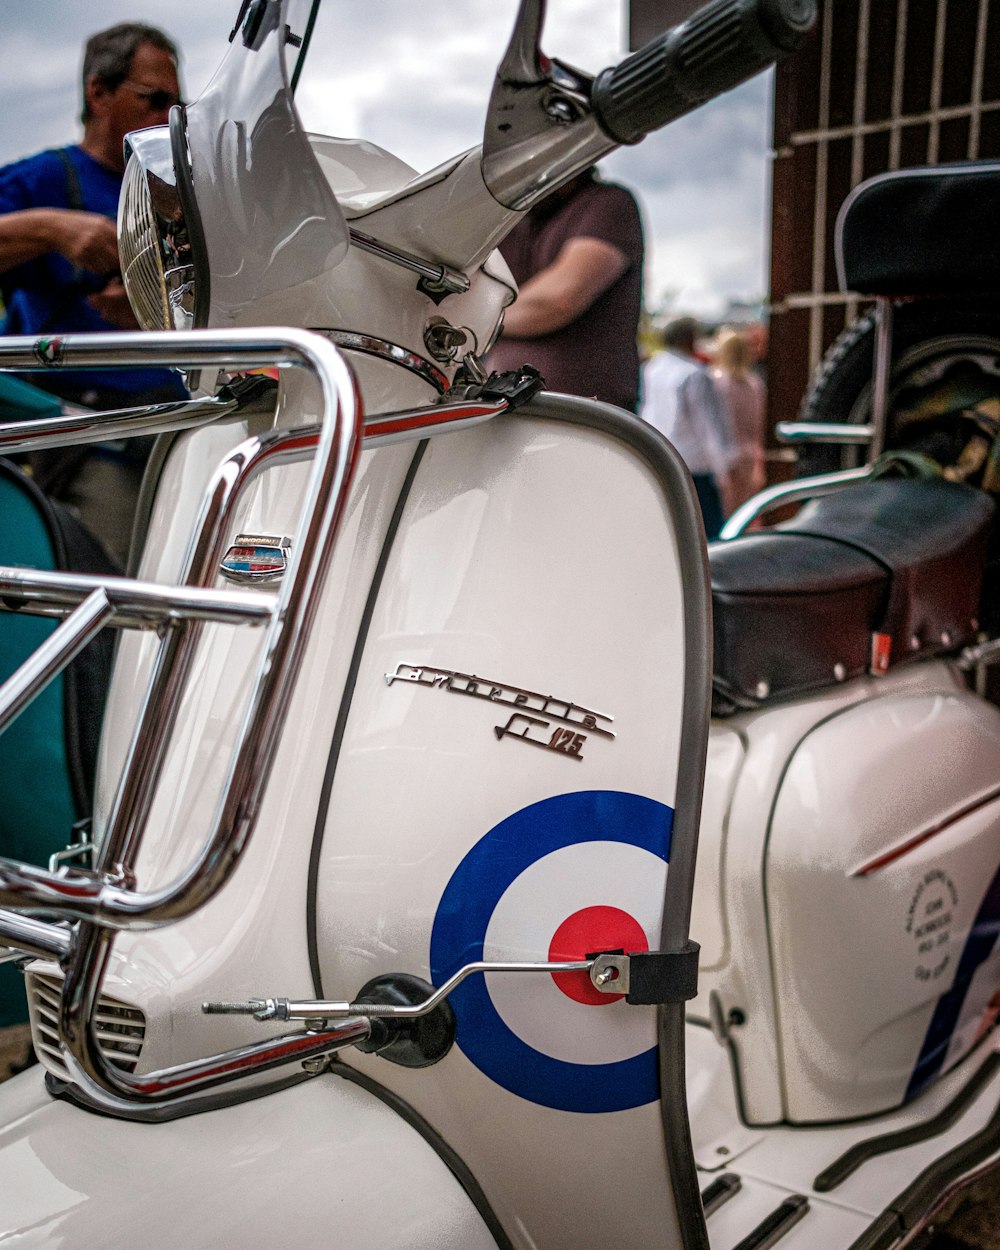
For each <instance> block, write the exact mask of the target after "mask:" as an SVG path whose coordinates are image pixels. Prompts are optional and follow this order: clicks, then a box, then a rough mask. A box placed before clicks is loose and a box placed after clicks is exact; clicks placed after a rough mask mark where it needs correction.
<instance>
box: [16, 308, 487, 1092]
mask: <svg viewBox="0 0 1000 1250" xmlns="http://www.w3.org/2000/svg"><path fill="white" fill-rule="evenodd" d="M54 351H55V352H56V353H57V354H58V364H59V365H60V366H66V367H77V368H79V367H88V366H89V367H101V368H108V367H122V368H126V367H129V366H135V365H153V364H155V365H174V366H180V367H184V368H189V369H196V368H212V369H225V370H228V371H232V372H240V371H245V370H248V369H254V368H260V367H271V366H275V365H277V366H280V367H283V368H299V369H306V370H309V371H310V372H311V373H312V374H313V375H314V376H315V377H316V379H317V380H318V383H319V386H320V389H321V393H322V413H323V418H322V422H321V424H320V425H319V426H318V427H316V426H309V427H304V426H303V427H299V428H294V429H288V430H281V431H271V432H268V433H265V434H262V435H260V436H254V437H250V438H248V439H246V440H245V441H244V442H243V443H242V444H240V445H239V446H238V447H236V448H235V449H234V450H233V451H232V452H231V453H230V454H229V455H228V456H227V457H226V459H225V460H224V461H223V462H222V463H221V464H220V465H219V467H218V468H217V470H216V471H215V473H214V474H213V475H212V477H211V479H210V482H209V485H208V488H207V490H206V492H205V495H204V497H203V500H202V504H201V509H200V515H199V517H198V519H197V522H196V524H195V527H194V531H193V534H192V537H191V539H190V540H189V544H188V548H187V552H186V555H185V558H184V561H183V573H182V576H181V578H180V579H179V584H178V585H176V586H164V585H160V584H158V583H152V582H142V581H138V580H134V579H131V578H125V577H120V578H94V577H87V576H80V575H75V574H57V573H40V572H36V571H33V570H27V569H23V568H12V567H0V595H2V597H3V601H4V604H5V605H7V606H10V607H14V608H19V609H20V610H21V611H26V612H29V613H33V614H38V615H46V616H58V617H62V618H64V619H63V620H62V623H61V624H60V625H59V626H58V628H57V629H56V630H54V631H53V633H52V634H50V635H49V637H48V638H47V640H46V641H45V643H44V644H43V645H42V646H41V647H40V648H39V649H38V650H37V651H36V652H35V653H34V654H33V655H32V656H30V657H29V658H28V660H27V661H26V662H25V663H24V664H23V665H22V666H21V668H19V669H18V670H17V672H15V673H14V674H13V676H12V677H11V678H10V679H9V680H8V681H7V682H5V683H4V684H3V685H2V686H0V731H2V730H3V729H4V728H6V727H7V725H8V724H9V723H10V721H11V720H12V719H13V718H14V717H15V716H16V715H17V714H18V712H19V711H20V710H21V709H22V708H23V707H24V706H25V705H26V704H27V703H28V702H29V701H30V700H31V699H32V698H33V697H34V696H35V695H36V694H38V693H39V691H40V690H41V689H42V688H43V687H44V686H45V685H46V683H47V682H49V681H50V680H52V679H53V678H54V677H55V676H56V675H57V674H58V673H59V672H61V671H62V670H63V669H64V668H65V667H66V665H67V664H69V663H70V661H71V660H72V659H73V658H74V656H75V655H76V654H77V653H78V652H79V651H80V649H81V648H82V647H84V646H85V645H86V644H87V642H88V641H90V639H91V638H93V637H94V635H95V634H96V633H97V632H98V631H99V630H100V629H102V628H103V627H104V626H106V625H110V626H113V627H116V628H123V629H135V628H144V629H155V630H156V631H157V633H158V634H159V637H160V642H159V649H158V652H157V655H156V659H155V662H154V664H153V668H152V673H151V676H150V679H149V684H148V687H147V690H146V692H145V696H144V700H143V704H142V708H141V711H140V715H139V718H138V721H137V724H136V727H135V730H134V733H133V736H132V739H131V743H130V745H129V749H128V752H127V755H126V762H125V766H124V769H123V772H122V775H121V778H120V780H119V782H118V787H117V791H116V793H115V795H114V797H113V800H112V802H111V805H110V809H109V813H108V819H107V828H106V831H105V834H104V837H103V839H102V842H101V845H100V850H99V855H98V858H97V861H96V864H95V867H94V869H93V870H83V869H79V868H71V867H63V868H60V869H59V870H58V871H51V870H50V871H46V870H43V869H41V868H38V867H35V866H32V865H29V864H25V863H20V862H16V861H14V860H9V859H0V908H7V909H10V910H0V943H6V944H8V945H10V946H12V947H15V948H16V949H18V950H19V951H22V952H24V953H25V954H26V955H32V956H42V957H46V958H54V959H57V960H58V961H59V963H60V965H61V967H62V969H63V973H64V983H63V993H62V999H61V1004H60V1017H59V1034H60V1041H61V1043H62V1045H63V1047H64V1050H65V1058H66V1062H67V1066H68V1068H69V1071H70V1074H71V1076H72V1079H73V1082H74V1084H75V1085H76V1086H77V1087H78V1089H79V1092H80V1093H81V1094H82V1096H83V1098H84V1099H85V1100H86V1101H87V1102H89V1103H91V1104H92V1105H95V1106H97V1107H98V1108H100V1109H102V1110H104V1111H108V1112H111V1113H112V1114H118V1115H125V1116H132V1117H134V1116H136V1115H137V1113H139V1111H140V1109H143V1108H145V1109H146V1110H147V1111H150V1110H154V1109H155V1108H157V1107H159V1108H163V1107H165V1106H167V1105H169V1104H173V1103H176V1102H177V1101H178V1100H181V1099H183V1100H184V1102H185V1104H188V1103H191V1102H193V1101H196V1100H195V1099H192V1097H191V1096H192V1095H195V1094H202V1093H204V1091H205V1090H207V1089H210V1088H213V1087H215V1086H218V1085H219V1084H221V1083H223V1082H227V1081H233V1080H237V1079H239V1078H241V1077H244V1076H247V1075H249V1074H251V1073H257V1072H263V1071H266V1070H268V1069H271V1068H274V1067H276V1066H278V1065H281V1064H285V1063H289V1062H292V1061H299V1062H302V1061H304V1060H308V1059H310V1058H315V1057H317V1056H320V1055H323V1054H327V1053H329V1052H330V1051H333V1050H336V1049H339V1048H340V1047H342V1046H344V1045H348V1044H350V1043H352V1042H354V1041H357V1040H360V1039H361V1038H363V1037H364V1036H365V1035H366V1034H367V1032H368V1030H369V1027H370V1026H369V1023H368V1022H367V1021H365V1020H362V1019H357V1018H353V1019H349V1020H341V1021H338V1022H337V1023H336V1024H334V1025H332V1026H331V1027H323V1028H322V1029H312V1030H307V1031H305V1032H299V1033H294V1034H289V1035H286V1036H283V1037H278V1038H271V1039H268V1040H267V1041H264V1042H261V1043H259V1044H256V1045H253V1046H246V1047H242V1048H240V1049H237V1050H233V1051H228V1052H226V1053H224V1054H221V1055H214V1056H211V1057H210V1058H207V1059H204V1060H199V1061H196V1062H193V1063H187V1064H182V1065H179V1066H177V1067H172V1068H169V1069H164V1070H162V1071H159V1072H152V1073H147V1074H145V1075H135V1074H128V1073H125V1072H123V1071H122V1070H120V1069H119V1068H118V1067H115V1066H114V1065H112V1064H111V1063H109V1062H108V1060H107V1059H106V1058H105V1056H104V1055H103V1054H102V1052H101V1050H100V1048H99V1046H98V1044H97V1039H96V1034H95V1029H94V1024H93V1019H94V1015H95V1011H96V1009H97V1004H98V999H99V996H100V993H101V988H102V984H103V980H104V976H105V972H106V969H107V964H108V958H109V955H110V951H111V945H112V943H113V941H114V936H115V933H116V931H118V930H120V929H135V928H153V927H156V926H161V925H166V924H170V923H172V922H174V921H177V920H180V919H181V918H183V917H185V916H188V915H190V914H191V913H192V912H194V911H195V910H196V909H198V908H199V907H201V906H203V905H204V904H205V903H207V902H208V901H209V900H210V899H211V898H212V897H213V896H214V895H215V894H217V893H218V891H219V890H220V889H221V888H222V886H223V885H224V884H225V882H226V881H227V880H228V879H229V877H230V875H231V874H232V872H233V870H234V869H235V867H236V865H237V863H238V861H239V859H240V857H241V855H242V854H243V852H244V851H245V849H246V847H247V844H248V842H249V840H250V837H251V835H252V833H253V831H254V826H255V822H256V819H257V815H258V812H259V808H260V804H261V799H262V795H263V792H264V789H265V786H266V783H267V779H268V775H269V772H270V769H271V765H272V763H273V760H274V756H275V754H276V751H277V744H278V741H279V738H280V733H281V729H282V726H283V724H284V721H285V718H286V715H287V712H288V707H289V703H290V700H291V695H292V691H293V688H294V685H295V680H296V676H297V673H298V671H299V667H300V663H301V660H302V656H303V653H304V650H305V645H306V642H307V640H308V637H309V632H310V628H311V626H312V623H313V620H314V618H315V614H316V610H317V607H318V603H319V598H320V594H321V592H322V588H323V585H324V580H325V578H326V575H327V572H328V570H329V568H330V564H331V557H332V553H333V546H334V541H335V537H336V534H337V530H338V527H339V524H340V522H341V519H342V517H343V514H344V510H345V505H346V500H347V496H348V492H349V489H350V484H351V481H352V476H353V472H354V468H355V465H356V463H357V459H358V455H359V452H360V449H361V445H362V440H363V439H364V442H365V443H366V444H369V443H371V444H378V443H384V442H394V441H401V440H406V439H414V438H418V437H425V436H427V435H431V434H434V433H437V432H443V431H445V430H451V429H456V428H461V427H463V426H467V425H470V424H475V423H478V422H480V421H483V420H487V419H489V418H490V417H492V416H494V415H496V414H497V413H499V412H502V411H504V410H505V408H506V407H507V404H506V403H505V402H504V401H503V400H500V401H494V402H483V403H476V402H457V403H452V404H442V405H440V406H437V407H428V408H420V409H414V410H411V411H407V412H400V413H392V414H386V415H380V416H378V417H375V418H373V419H371V420H370V421H369V422H368V423H367V425H365V426H363V425H362V414H361V410H360V402H359V397H358V395H357V392H356V388H355V385H354V381H353V378H352V375H351V373H350V371H349V369H348V367H347V366H346V364H345V362H344V360H343V358H342V357H341V355H340V354H339V352H338V351H337V350H336V348H335V347H333V345H332V344H331V343H330V342H329V341H327V340H326V339H325V338H323V337H321V336H320V335H318V334H312V333H310V332H308V331H305V330H295V329H259V330H254V331H252V332H248V331H242V330H241V331H236V330H220V331H191V332H186V333H182V332H166V333H120V334H101V335H83V334H80V335H67V336H65V337H63V338H61V339H59V340H51V339H50V340H35V339H30V338H10V339H6V340H3V341H0V368H6V369H18V370H28V369H49V368H52V367H53V352H54ZM237 406H238V405H237V403H236V402H235V401H233V402H229V401H223V400H219V399H212V400H191V401H188V402H186V403H178V404H160V405H155V406H151V407H146V408H135V409H125V410H122V411H120V412H114V413H98V414H87V415H86V416H84V417H80V416H72V417H64V416H59V417H52V418H44V419H39V420H32V421H22V422H17V423H13V424H0V454H4V453H9V452H12V451H23V450H28V449H33V448H38V447H42V446H44V447H51V446H57V445H63V444H66V443H70V442H94V441H99V440H101V439H107V438H109V437H122V436H127V437H131V436H134V435H138V434H147V433H151V432H162V431H167V430H178V429H189V428H192V427H194V426H198V425H202V424H206V423H208V422H211V421H215V420H218V419H220V418H221V417H224V416H227V415H229V414H231V413H232V412H233V411H234V410H235V409H236V408H237ZM307 458H312V460H313V467H312V472H311V474H310V477H309V480H308V485H307V487H306V490H305V501H304V505H303V510H302V514H301V517H300V520H299V525H298V532H297V534H296V537H295V540H294V543H293V548H292V556H291V559H290V563H289V568H288V572H287V574H286V576H285V577H284V578H282V580H281V582H280V584H279V588H278V589H277V591H274V592H262V591H257V590H220V589H216V588H214V585H213V584H214V582H215V580H216V574H217V570H218V567H219V563H220V560H221V559H222V557H223V555H224V551H225V544H226V542H227V538H228V535H229V531H230V528H231V524H232V520H233V517H234V511H235V508H236V506H237V504H238V503H239V501H240V498H241V496H242V494H243V492H244V491H245V490H246V488H247V486H248V485H249V484H250V483H251V482H252V481H254V480H255V479H256V478H257V477H258V476H259V475H260V474H261V473H262V472H263V471H264V470H265V469H268V468H270V467H272V466H274V465H277V464H288V463H292V462H297V461H302V460H304V459H307ZM209 621H211V622H222V623H228V624H231V625H243V626H247V627H250V628H259V629H263V630H265V633H266V637H265V642H264V645H263V647H262V649H261V654H260V658H259V660H258V663H257V667H256V671H255V673H254V675H253V680H252V685H251V691H250V697H249V702H248V706H247V710H246V712H245V714H244V717H243V722H242V725H241V726H240V729H239V733H238V735H237V737H236V741H235V744H234V747H233V750H232V754H231V758H230V761H229V764H228V769H227V772H226V776H225V780H224V783H223V786H222V789H221V792H220V795H219V798H218V802H217V805H216V809H215V815H214V818H213V821H212V827H211V830H210V833H209V835H208V838H207V840H206V842H205V844H204V846H203V847H202V850H201V852H200V853H199V855H198V856H197V857H196V859H195V860H194V862H193V863H191V864H190V865H189V866H188V867H187V868H186V869H185V871H183V873H182V874H181V875H180V876H178V877H177V878H176V879H175V880H174V881H172V882H171V883H169V884H168V885H166V886H164V887H162V888H160V889H157V890H155V891H152V892H149V891H146V892H143V891H141V890H139V889H138V888H136V885H135V871H134V870H135V865H136V862H137V858H138V853H139V849H140V846H141V844H142V838H143V831H144V827H145V824H146V821H147V819H148V816H149V811H150V808H151V805H152V801H153V796H154V795H155V792H156V788H157V784H158V782H159V779H160V775H161V772H162V769H163V765H164V761H165V758H166V753H167V744H168V742H169V728H170V726H171V725H172V723H173V722H174V720H175V718H176V714H177V711H178V708H179V706H180V701H181V697H182V695H183V693H184V689H185V685H186V682H187V678H188V676H189V673H190V669H191V665H192V662H193V659H194V655H195V649H196V646H197V643H198V641H199V637H200V635H201V632H202V627H203V625H204V624H205V623H206V622H209ZM21 912H28V913H32V914H31V915H21V914H19V913H21ZM40 915H41V916H49V917H52V918H53V920H51V921H46V920H42V919H39V918H38V917H39V916H40ZM56 921H58V922H60V923H56ZM67 922H68V923H67Z"/></svg>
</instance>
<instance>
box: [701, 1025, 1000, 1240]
mask: <svg viewBox="0 0 1000 1250" xmlns="http://www.w3.org/2000/svg"><path fill="white" fill-rule="evenodd" d="M687 1045H688V1072H689V1085H690V1086H691V1087H692V1088H693V1087H695V1086H697V1087H698V1088H699V1089H700V1090H701V1093H700V1095H699V1097H698V1099H697V1100H696V1101H695V1102H693V1105H692V1108H691V1120H692V1131H693V1135H694V1143H695V1155H696V1158H697V1160H698V1164H699V1175H700V1178H701V1181H702V1192H703V1193H705V1192H706V1191H707V1190H708V1187H709V1186H710V1185H711V1184H712V1182H713V1180H715V1179H716V1178H717V1177H719V1176H720V1175H721V1174H723V1173H725V1174H727V1175H729V1176H732V1177H735V1178H738V1180H736V1181H733V1182H731V1187H732V1189H733V1190H735V1192H733V1193H732V1196H731V1197H729V1198H727V1199H725V1200H724V1201H722V1202H721V1203H720V1204H719V1205H718V1206H717V1208H716V1209H715V1210H714V1211H712V1212H711V1213H710V1214H709V1217H708V1231H709V1238H710V1242H711V1246H712V1250H736V1248H737V1247H739V1250H762V1248H763V1247H764V1246H770V1245H776V1244H780V1246H781V1247H782V1250H827V1247H829V1248H830V1250H833V1248H834V1247H837V1248H838V1250H849V1248H853V1247H854V1246H855V1243H856V1242H858V1240H859V1238H865V1240H864V1241H862V1242H861V1244H862V1245H867V1244H868V1239H871V1238H872V1237H873V1236H874V1234H873V1226H877V1222H879V1221H884V1222H885V1224H886V1227H887V1228H888V1227H889V1225H890V1224H894V1225H895V1227H896V1228H900V1227H902V1228H905V1229H906V1230H907V1231H908V1232H909V1233H912V1232H913V1231H915V1230H916V1229H917V1228H919V1227H920V1226H921V1225H922V1224H923V1223H924V1222H925V1221H926V1220H927V1219H928V1218H929V1217H930V1216H931V1215H933V1213H934V1211H935V1210H936V1209H937V1207H938V1205H939V1202H938V1199H939V1197H940V1196H942V1195H944V1194H947V1193H948V1192H949V1191H951V1190H953V1188H954V1187H955V1186H956V1185H957V1184H959V1183H960V1182H961V1181H962V1179H963V1178H966V1179H967V1178H971V1177H974V1176H977V1175H979V1174H981V1173H982V1172H983V1171H984V1169H986V1168H987V1167H988V1166H989V1165H990V1164H993V1165H995V1166H998V1167H1000V1062H998V1061H997V1058H995V1057H997V1056H1000V1037H998V1036H997V1035H996V1034H995V1033H994V1034H992V1035H991V1036H989V1037H987V1038H985V1039H984V1040H983V1041H982V1042H981V1043H980V1045H979V1046H978V1047H977V1048H976V1049H975V1050H974V1051H972V1052H971V1053H970V1054H969V1055H968V1056H967V1057H966V1058H965V1059H964V1060H963V1062H962V1063H960V1064H959V1065H958V1066H957V1067H956V1068H955V1069H954V1070H953V1071H952V1072H949V1073H948V1074H947V1075H946V1076H944V1077H942V1078H941V1079H940V1080H939V1081H937V1082H935V1084H934V1085H933V1086H932V1087H931V1088H930V1089H929V1090H928V1091H927V1092H926V1093H925V1094H924V1095H922V1096H921V1097H920V1098H918V1099H917V1100H916V1101H915V1102H913V1103H911V1104H909V1105H908V1106H906V1107H904V1108H901V1109H900V1110H898V1111H894V1112H890V1113H887V1114H885V1115H881V1116H874V1117H871V1118H869V1119H866V1120H861V1121H855V1122H852V1123H850V1124H839V1125H810V1126H786V1125H778V1126H773V1127H762V1128H756V1127H752V1126H747V1125H745V1124H743V1123H742V1122H741V1120H740V1116H739V1109H738V1107H737V1105H736V1100H735V1096H734V1094H733V1092H732V1090H733V1087H732V1078H731V1074H730V1070H729V1064H728V1056H727V1055H726V1053H725V1051H724V1050H723V1049H722V1048H721V1047H719V1046H718V1044H717V1043H716V1041H715V1039H714V1038H713V1036H712V1034H711V1033H710V1032H709V1030H708V1029H706V1028H703V1027H699V1026H692V1027H689V1029H688V1038H687ZM984 1064H986V1065H988V1067H987V1069H986V1070H985V1071H984V1070H983V1065H984ZM980 1073H981V1074H982V1075H981V1076H980V1077H979V1078H978V1079H977V1074H980ZM970 1082H972V1083H973V1092H974V1096H972V1097H969V1098H968V1099H967V1100H966V1101H965V1102H964V1103H963V1101H962V1097H961V1095H962V1094H963V1091H966V1090H967V1089H968V1088H969V1085H970ZM699 1106H701V1107H703V1108H704V1110H705V1115H704V1116H699ZM953 1106H954V1107H956V1108H957V1109H956V1111H955V1113H954V1114H953V1115H951V1116H948V1115H946V1114H945V1113H946V1112H947V1110H948V1109H949V1107H953ZM727 1121H728V1122H727ZM942 1121H950V1122H947V1123H945V1124H942ZM934 1125H936V1126H937V1127H939V1128H940V1130H941V1131H938V1132H935V1133H933V1135H930V1136H921V1137H920V1139H919V1140H916V1141H912V1142H911V1143H910V1144H903V1145H896V1146H895V1147H894V1148H891V1149H887V1150H882V1151H879V1152H878V1153H874V1154H872V1155H871V1156H870V1157H868V1158H865V1159H863V1161H861V1162H860V1164H859V1165H858V1166H856V1167H854V1168H853V1170H850V1171H849V1172H848V1173H847V1174H846V1175H843V1177H842V1178H840V1179H838V1178H835V1179H836V1182H837V1183H835V1184H833V1185H832V1186H831V1187H830V1188H829V1189H827V1190H826V1192H820V1191H819V1190H818V1189H817V1188H816V1182H817V1179H818V1178H819V1177H820V1176H821V1175H822V1174H823V1173H824V1172H827V1170H828V1169H830V1168H831V1165H832V1164H834V1163H835V1162H837V1161H838V1160H841V1159H842V1158H843V1156H844V1155H845V1154H846V1153H847V1152H848V1151H850V1150H852V1149H853V1148H855V1147H857V1146H859V1144H861V1143H870V1142H872V1141H873V1139H877V1138H882V1137H883V1136H884V1135H886V1134H897V1133H904V1132H905V1133H907V1134H908V1135H909V1136H920V1130H922V1129H924V1128H926V1127H927V1126H934ZM700 1126H701V1127H702V1131H699V1128H700ZM991 1131H992V1133H993V1135H992V1137H991ZM977 1135H979V1140H980V1142H985V1152H984V1153H980V1156H979V1157H978V1158H976V1159H974V1160H970V1158H969V1156H968V1152H963V1153H962V1154H960V1153H959V1152H960V1151H962V1148H963V1147H964V1146H966V1145H967V1144H968V1143H970V1139H973V1138H976V1137H977ZM715 1160H718V1161H719V1164H718V1165H717V1166H716V1165H715ZM949 1164H950V1165H951V1166H949ZM935 1165H940V1166H941V1167H942V1175H941V1178H940V1181H939V1183H936V1184H935V1185H933V1186H928V1187H927V1195H928V1197H927V1198H925V1197H923V1196H922V1195H917V1196H914V1195H912V1194H911V1195H910V1198H909V1200H908V1201H906V1202H903V1203H902V1204H900V1201H899V1200H900V1199H901V1198H902V1196H903V1195H905V1194H906V1193H907V1191H908V1190H910V1188H911V1186H913V1184H914V1182H915V1181H916V1180H917V1178H919V1177H922V1176H925V1175H926V1173H927V1170H928V1169H930V1168H932V1167H934V1166H935ZM737 1186H738V1188H737ZM930 1195H933V1197H932V1198H931V1197H929V1196H930ZM802 1199H804V1200H805V1203H803V1202H802V1201H801V1200H802ZM790 1200H791V1206H790V1208H789V1209H787V1210H782V1204H784V1203H786V1202H789V1201H790ZM806 1204H807V1205H806ZM803 1207H804V1210H803ZM896 1210H902V1211H903V1215H902V1219H900V1218H899V1217H897V1216H895V1215H893V1212H895V1211H896ZM769 1218H770V1219H771V1223H772V1224H773V1225H774V1227H768V1220H769ZM883 1244H884V1245H886V1246H889V1245H891V1244H893V1241H892V1240H885V1239H880V1238H878V1237H877V1236H875V1237H874V1239H873V1240H871V1250H879V1247H881V1246H882V1245H883Z"/></svg>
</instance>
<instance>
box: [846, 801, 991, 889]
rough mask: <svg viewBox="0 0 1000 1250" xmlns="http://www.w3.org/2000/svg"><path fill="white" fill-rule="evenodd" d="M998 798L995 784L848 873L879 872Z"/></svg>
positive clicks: (868, 873)
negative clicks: (990, 788)
mask: <svg viewBox="0 0 1000 1250" xmlns="http://www.w3.org/2000/svg"><path fill="white" fill-rule="evenodd" d="M997 799H1000V786H994V787H993V789H992V790H987V792H986V793H985V794H981V795H980V796H979V798H977V799H973V800H971V801H970V802H969V803H966V804H965V805H964V807H960V808H959V809H958V810H957V811H954V812H950V813H949V814H948V815H947V816H945V817H944V818H943V819H942V820H938V821H935V822H934V824H932V825H928V826H927V827H926V828H925V829H921V830H920V831H919V832H918V833H914V834H911V836H910V837H908V838H907V839H906V841H905V842H900V843H899V845H898V846H894V847H891V848H890V849H889V850H888V851H884V852H883V853H882V854H881V855H876V856H875V857H874V858H873V859H870V860H867V861H866V862H865V863H863V864H859V865H858V867H857V868H852V869H851V871H850V872H849V873H848V874H847V875H848V876H849V877H867V876H869V875H870V874H871V873H873V872H879V871H881V869H883V868H887V867H888V866H889V864H894V863H895V862H896V860H897V859H902V858H903V856H904V855H909V853H910V852H911V851H915V850H916V849H917V847H918V846H923V844H924V843H925V842H929V841H930V839H931V838H935V837H937V835H938V834H939V833H944V832H945V831H946V830H948V829H950V828H951V827H952V825H956V824H958V822H959V821H960V820H964V819H965V818H966V816H971V815H972V814H973V813H974V812H978V811H979V810H980V808H983V807H988V806H989V805H990V804H991V803H994V802H996V800H997Z"/></svg>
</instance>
